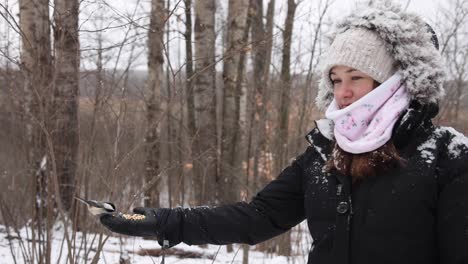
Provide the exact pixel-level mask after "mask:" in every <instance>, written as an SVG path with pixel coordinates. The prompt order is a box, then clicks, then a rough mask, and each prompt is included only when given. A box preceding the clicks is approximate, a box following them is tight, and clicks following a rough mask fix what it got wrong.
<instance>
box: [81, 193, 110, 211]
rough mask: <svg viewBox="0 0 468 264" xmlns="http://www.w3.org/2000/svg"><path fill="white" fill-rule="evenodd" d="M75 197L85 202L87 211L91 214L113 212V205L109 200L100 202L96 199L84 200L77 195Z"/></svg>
mask: <svg viewBox="0 0 468 264" xmlns="http://www.w3.org/2000/svg"><path fill="white" fill-rule="evenodd" d="M75 199H77V200H78V201H80V202H82V203H84V204H86V205H87V206H88V211H89V212H90V213H91V214H93V215H103V214H113V213H115V205H114V204H112V203H109V202H100V201H96V200H85V199H82V198H80V197H78V196H75Z"/></svg>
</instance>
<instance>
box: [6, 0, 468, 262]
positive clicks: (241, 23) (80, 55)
mask: <svg viewBox="0 0 468 264" xmlns="http://www.w3.org/2000/svg"><path fill="white" fill-rule="evenodd" d="M312 2H313V3H312ZM350 2H351V1H350ZM361 2H362V1H361ZM397 2H400V3H401V4H402V6H403V7H408V6H409V5H410V3H411V1H410V0H409V1H397ZM438 2H440V3H438V7H437V10H438V11H437V14H436V15H434V16H432V17H430V18H429V19H427V18H426V19H427V20H428V22H429V23H430V24H431V25H433V27H434V29H435V30H436V32H437V33H438V37H439V42H440V46H441V47H440V52H441V54H442V55H443V57H444V59H445V62H446V65H447V73H448V80H447V82H446V85H445V87H446V90H447V96H446V97H445V99H444V101H442V102H440V114H439V116H438V117H437V119H436V120H435V122H436V123H437V124H442V125H448V126H453V127H455V128H456V129H457V130H459V131H461V132H463V133H465V134H466V133H467V132H468V123H467V121H468V117H467V115H466V113H468V109H467V106H468V98H467V96H466V93H467V90H468V1H463V0H446V1H438ZM122 6H125V8H122ZM337 8H338V7H337V3H336V1H333V0H317V1H306V0H302V1H300V0H277V1H275V0H268V1H267V0H265V1H263V0H229V1H228V0H223V1H215V0H193V1H192V0H184V1H182V0H179V1H176V0H132V1H125V2H122V1H120V2H119V1H105V0H82V1H78V0H54V1H51V0H19V1H15V0H1V1H0V15H1V18H0V21H1V23H0V27H1V28H0V36H1V37H0V127H1V128H2V129H0V149H1V151H0V225H2V226H3V228H2V230H3V231H4V232H6V233H8V236H10V237H14V239H19V240H21V239H25V241H29V242H30V243H26V244H25V246H24V250H23V251H22V252H23V253H22V254H23V255H25V256H26V257H27V259H28V260H29V261H30V262H31V263H51V250H52V246H51V242H50V241H51V238H52V237H53V233H54V228H53V227H54V225H56V224H57V223H61V224H62V225H63V226H65V227H68V228H65V236H64V239H63V244H62V247H65V248H67V249H68V251H67V252H70V253H69V254H67V256H64V257H63V259H62V260H64V261H66V262H68V263H75V262H77V253H76V252H77V251H76V250H73V249H76V248H79V249H82V250H83V251H85V252H88V253H89V254H92V255H94V256H95V257H94V258H93V259H92V261H90V262H97V261H98V260H99V252H100V250H101V249H102V245H103V244H104V243H105V241H106V239H107V235H108V234H109V233H107V232H106V231H105V230H103V228H102V227H101V226H100V225H99V224H97V222H96V221H90V219H91V218H90V216H89V215H88V213H87V212H86V210H85V208H84V207H83V206H82V205H77V204H76V201H75V200H74V199H73V197H74V196H75V195H78V196H81V197H84V198H89V199H97V200H107V201H112V202H113V203H114V204H116V205H117V207H118V210H119V211H122V212H127V211H129V210H130V209H131V208H132V207H135V206H151V207H177V206H184V207H188V206H201V205H203V206H205V205H207V206H216V205H221V204H228V203H233V202H236V201H241V200H244V201H248V200H249V199H250V198H251V197H252V196H253V195H255V193H256V192H257V191H259V190H260V189H261V188H262V186H264V185H265V184H266V183H267V182H269V181H270V180H272V179H274V178H275V177H276V175H278V173H279V172H280V171H281V169H282V168H284V167H285V166H287V165H288V164H289V162H290V161H291V159H293V158H294V157H295V156H296V155H298V154H300V153H301V152H302V151H304V149H305V147H306V146H307V143H306V141H305V139H304V135H305V134H306V133H307V132H308V131H310V130H311V129H312V128H313V126H314V123H313V120H315V119H317V118H320V117H321V114H320V113H319V112H318V111H317V109H316V107H315V104H314V99H315V95H316V92H317V78H318V74H319V73H318V68H317V65H318V64H319V63H320V55H321V54H322V52H323V51H324V50H325V49H326V47H327V45H328V44H329V40H328V39H327V37H326V36H327V32H329V31H330V25H331V24H332V23H333V22H334V15H330V12H332V11H333V10H334V9H337ZM346 11H347V12H349V11H350V10H346ZM335 14H336V12H335ZM25 226H27V227H28V228H30V229H29V230H30V233H29V234H28V237H27V238H25V237H22V236H21V235H20V232H18V230H20V229H21V228H22V227H25ZM77 230H79V231H80V232H83V233H84V234H87V233H88V232H89V235H90V236H91V235H92V236H94V237H95V238H96V239H95V240H94V239H93V242H92V243H90V244H86V243H85V244H80V245H77V244H76V241H75V240H74V239H75V234H76V231H77ZM12 239H13V238H12ZM293 243H294V241H292V240H291V235H290V233H289V232H288V233H287V234H285V235H283V236H281V237H278V238H275V239H273V240H271V241H268V242H265V243H262V244H260V245H258V246H256V249H258V250H261V251H265V252H269V253H272V252H274V253H277V254H281V255H285V256H288V255H291V254H292V252H291V245H292V244H293ZM229 249H230V247H228V250H229ZM91 252H92V253H91ZM243 252H244V253H243V254H244V263H246V262H247V259H248V253H249V247H248V246H244V250H243ZM123 259H124V257H123ZM80 261H83V262H86V261H87V260H86V258H84V259H81V260H80Z"/></svg>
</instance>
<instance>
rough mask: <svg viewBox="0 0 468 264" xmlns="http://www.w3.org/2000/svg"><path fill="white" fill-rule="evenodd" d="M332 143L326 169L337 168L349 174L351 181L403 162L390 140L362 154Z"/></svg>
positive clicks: (394, 166)
mask: <svg viewBox="0 0 468 264" xmlns="http://www.w3.org/2000/svg"><path fill="white" fill-rule="evenodd" d="M333 144H334V148H333V152H332V156H331V158H330V159H329V160H328V162H327V164H326V166H325V169H326V171H328V172H330V171H332V170H337V171H338V172H339V173H341V174H343V175H350V176H351V178H352V180H353V183H355V182H358V181H360V180H363V179H365V178H368V177H374V176H376V175H377V174H378V173H379V172H382V171H384V170H388V169H391V168H396V167H398V166H404V164H405V160H404V159H403V158H402V157H400V155H399V154H398V151H397V149H396V147H395V145H394V144H393V142H392V141H391V140H390V141H389V142H387V143H386V144H385V145H383V146H382V147H380V148H378V149H376V150H374V151H371V152H366V153H362V154H352V153H349V152H346V151H344V150H342V149H341V148H340V147H339V146H338V144H336V143H333Z"/></svg>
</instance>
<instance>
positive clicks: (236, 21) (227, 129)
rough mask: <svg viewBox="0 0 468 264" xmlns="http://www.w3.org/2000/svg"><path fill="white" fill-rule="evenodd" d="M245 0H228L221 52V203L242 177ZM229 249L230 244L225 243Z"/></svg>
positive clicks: (229, 199)
mask: <svg viewBox="0 0 468 264" xmlns="http://www.w3.org/2000/svg"><path fill="white" fill-rule="evenodd" d="M247 10H248V0H229V11H228V21H227V41H226V50H225V53H224V57H225V59H224V72H223V82H224V93H223V110H222V120H223V123H222V130H221V169H220V177H221V179H220V180H221V193H222V194H223V197H222V204H229V203H234V202H236V201H237V200H238V199H239V185H240V183H241V182H242V181H241V177H242V175H241V161H240V155H239V153H240V151H241V150H240V146H241V144H240V143H239V142H241V131H240V124H239V119H240V97H241V90H239V89H238V88H239V87H238V85H237V82H238V77H239V72H238V70H239V61H240V53H241V52H242V49H243V47H244V45H245V43H243V42H242V41H243V34H244V30H245V26H246V20H247ZM228 251H232V247H228Z"/></svg>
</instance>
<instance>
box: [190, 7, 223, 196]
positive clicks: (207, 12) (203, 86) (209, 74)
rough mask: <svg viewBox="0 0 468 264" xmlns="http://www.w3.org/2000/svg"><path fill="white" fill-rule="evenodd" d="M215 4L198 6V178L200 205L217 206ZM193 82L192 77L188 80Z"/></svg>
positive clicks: (196, 68)
mask: <svg viewBox="0 0 468 264" xmlns="http://www.w3.org/2000/svg"><path fill="white" fill-rule="evenodd" d="M215 12H216V2H215V1H214V0H196V2H195V58H194V59H195V74H196V79H195V87H194V93H193V96H194V100H195V102H194V107H195V109H194V112H195V113H196V131H195V133H194V135H193V136H194V144H195V151H194V155H193V157H194V176H195V193H196V201H197V203H198V204H206V203H214V201H215V199H216V189H217V188H216V187H217V186H216V185H217V184H216V182H217V181H216V178H217V167H216V164H217V161H216V158H217V155H216V151H217V142H216V139H217V133H216V68H215V55H216V54H215V52H216V47H215V42H216V34H215ZM187 77H189V78H190V76H187Z"/></svg>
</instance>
